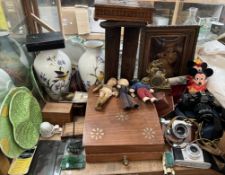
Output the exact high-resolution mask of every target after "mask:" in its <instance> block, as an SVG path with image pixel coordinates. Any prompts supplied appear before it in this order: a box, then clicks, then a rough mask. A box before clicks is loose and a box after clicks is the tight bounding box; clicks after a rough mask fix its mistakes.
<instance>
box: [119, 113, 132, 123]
mask: <svg viewBox="0 0 225 175" xmlns="http://www.w3.org/2000/svg"><path fill="white" fill-rule="evenodd" d="M116 119H117V120H119V121H122V122H123V121H126V120H128V119H129V116H128V114H127V113H125V112H120V113H118V114H116Z"/></svg>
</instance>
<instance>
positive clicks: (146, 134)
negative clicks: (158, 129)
mask: <svg viewBox="0 0 225 175" xmlns="http://www.w3.org/2000/svg"><path fill="white" fill-rule="evenodd" d="M142 134H143V135H144V137H145V138H146V139H149V140H152V139H154V138H155V134H156V133H155V131H154V130H153V129H152V128H144V129H143V132H142Z"/></svg>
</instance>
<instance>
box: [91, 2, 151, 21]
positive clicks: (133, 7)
mask: <svg viewBox="0 0 225 175" xmlns="http://www.w3.org/2000/svg"><path fill="white" fill-rule="evenodd" d="M153 11H154V8H153V6H152V4H151V2H146V1H145V2H143V1H137V0H129V1H125V0H124V1H123V0H122V1H118V0H96V1H95V19H104V20H113V21H130V22H145V23H151V22H152V13H153Z"/></svg>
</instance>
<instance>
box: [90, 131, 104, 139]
mask: <svg viewBox="0 0 225 175" xmlns="http://www.w3.org/2000/svg"><path fill="white" fill-rule="evenodd" d="M104 134H105V133H104V132H103V129H101V128H93V129H92V131H91V138H92V139H95V140H101V139H102V138H103V136H104Z"/></svg>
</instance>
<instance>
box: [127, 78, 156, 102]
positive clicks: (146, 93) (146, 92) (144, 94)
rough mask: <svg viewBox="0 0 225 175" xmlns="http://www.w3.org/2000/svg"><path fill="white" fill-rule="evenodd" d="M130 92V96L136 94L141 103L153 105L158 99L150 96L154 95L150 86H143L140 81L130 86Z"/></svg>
mask: <svg viewBox="0 0 225 175" xmlns="http://www.w3.org/2000/svg"><path fill="white" fill-rule="evenodd" d="M130 92H131V93H132V96H134V92H136V93H137V95H138V97H139V98H140V99H141V100H142V101H143V102H148V101H151V102H152V103H154V102H156V101H158V99H157V98H155V97H154V96H153V95H152V93H154V90H153V89H152V88H151V86H150V85H148V84H144V83H143V82H141V81H137V82H135V83H134V84H133V85H132V86H131V88H130Z"/></svg>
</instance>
